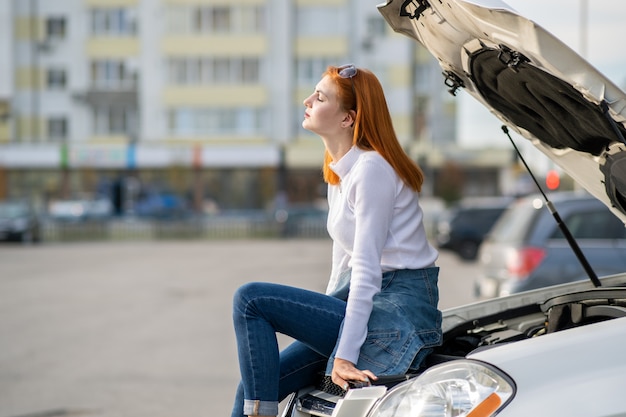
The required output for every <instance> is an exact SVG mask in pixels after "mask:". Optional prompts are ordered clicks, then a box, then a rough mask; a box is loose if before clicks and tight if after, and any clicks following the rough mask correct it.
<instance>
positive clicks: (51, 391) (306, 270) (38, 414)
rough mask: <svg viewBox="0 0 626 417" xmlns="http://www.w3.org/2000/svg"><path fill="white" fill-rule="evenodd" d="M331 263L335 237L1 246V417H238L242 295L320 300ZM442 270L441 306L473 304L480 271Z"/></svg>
mask: <svg viewBox="0 0 626 417" xmlns="http://www.w3.org/2000/svg"><path fill="white" fill-rule="evenodd" d="M329 256H330V242H329V241H328V240H327V239H303V240H278V239H274V240H243V239H242V240H237V239H235V240H220V241H191V242H190V241H159V242H137V243H134V242H121V243H110V242H100V243H65V244H43V245H39V246H21V245H0V341H1V346H2V347H1V349H0V417H18V416H19V417H26V416H28V417H44V416H45V417H53V416H99V417H114V416H131V417H148V416H149V417H174V416H176V417H200V416H208V415H212V416H226V415H229V414H230V409H231V400H232V396H233V391H234V388H235V385H236V383H237V380H238V369H237V360H236V353H235V348H234V336H233V333H232V330H231V318H230V304H231V296H232V293H233V291H234V289H235V288H236V287H237V286H239V285H240V284H242V283H244V282H247V281H251V280H264V281H274V282H280V283H288V284H291V285H295V286H301V287H306V288H309V289H314V290H319V291H323V289H324V287H325V282H326V279H327V276H328V273H329ZM439 266H440V267H441V275H440V289H441V308H447V307H453V306H457V305H461V304H465V303H467V302H470V301H473V299H472V293H473V292H472V285H473V281H474V276H475V274H476V266H475V265H474V264H473V263H463V262H461V261H460V260H458V258H456V256H454V255H451V254H448V253H446V252H443V253H442V254H441V257H440V260H439ZM286 342H287V340H286V339H281V343H286Z"/></svg>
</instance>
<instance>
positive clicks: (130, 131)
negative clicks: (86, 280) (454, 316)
mask: <svg viewBox="0 0 626 417" xmlns="http://www.w3.org/2000/svg"><path fill="white" fill-rule="evenodd" d="M1 3H2V4H0V23H2V25H0V31H2V32H1V33H0V35H1V36H0V58H1V59H2V62H7V63H8V64H7V67H8V68H11V69H12V70H10V71H0V167H1V168H2V169H3V170H4V172H5V174H4V176H0V181H3V178H4V182H5V185H6V184H7V183H8V184H9V185H6V186H5V189H8V191H7V192H6V193H5V194H11V193H13V194H15V193H35V194H36V193H40V192H41V191H42V190H41V188H42V187H43V186H42V185H41V184H45V187H43V188H46V189H55V187H56V188H57V189H59V190H61V189H69V190H70V192H71V193H83V192H93V190H91V189H83V188H84V187H92V184H91V183H90V181H83V180H81V178H82V177H83V176H84V175H83V174H81V172H85V170H88V171H89V172H92V171H93V172H95V174H93V173H92V174H90V178H92V177H93V176H94V175H95V176H97V175H98V172H101V173H102V176H103V177H107V176H111V175H113V176H114V175H117V173H121V172H123V171H125V170H128V169H131V170H134V171H135V172H137V173H138V174H139V175H141V174H142V172H144V171H145V172H146V175H148V174H147V172H148V171H149V172H154V170H163V171H164V172H166V171H167V170H169V169H171V167H181V166H182V167H186V168H187V169H192V168H194V167H201V169H202V170H204V171H206V172H220V171H229V172H232V171H233V170H237V169H243V170H250V169H252V170H258V172H261V171H263V172H266V171H267V170H268V169H269V170H278V168H279V167H280V166H281V164H285V165H286V167H287V170H288V171H289V172H291V175H293V176H294V181H295V182H296V183H298V180H297V178H295V177H297V176H302V177H303V178H306V180H303V181H300V183H302V184H310V182H311V178H318V176H319V169H320V166H321V162H322V155H323V145H322V143H321V141H320V140H319V138H317V137H316V136H315V135H312V134H310V133H309V132H306V131H304V130H303V129H302V127H301V125H300V124H301V121H302V115H303V112H304V106H303V104H302V100H303V99H304V98H305V97H307V96H308V95H309V94H310V91H311V90H312V89H313V87H314V85H315V84H316V82H317V81H318V79H319V76H320V74H321V73H322V72H323V71H324V70H325V68H326V66H327V65H329V64H335V65H337V64H343V63H348V62H354V63H356V64H357V65H358V66H363V67H367V68H370V69H372V70H373V71H374V72H375V73H376V74H377V75H378V76H379V78H380V79H381V82H382V84H383V87H384V88H385V92H386V94H387V98H388V104H389V107H390V110H391V112H392V117H393V120H394V124H395V127H396V130H397V133H398V136H399V138H400V140H401V142H402V143H403V145H404V146H405V147H406V149H407V150H409V151H410V152H411V153H412V156H414V157H415V158H416V159H418V158H419V157H420V155H419V153H420V152H422V151H423V150H422V148H419V147H415V146H414V144H415V143H418V142H420V141H427V142H429V143H445V142H449V141H454V135H455V132H454V131H453V128H451V127H450V126H453V125H454V123H451V120H450V119H451V118H453V117H454V111H455V109H454V107H453V106H450V105H449V103H448V102H447V101H446V100H444V99H443V98H441V97H440V95H441V91H442V88H439V87H436V86H437V85H442V81H441V80H440V79H439V80H437V82H434V80H435V74H438V75H439V74H440V71H439V70H438V69H437V68H438V66H437V64H436V63H434V62H433V61H432V60H428V59H426V58H425V57H424V56H423V55H421V54H419V52H418V50H417V49H416V46H415V44H414V43H413V42H411V41H410V40H408V39H406V38H404V37H402V36H400V35H397V34H395V33H393V32H392V31H391V29H390V28H389V27H388V26H387V25H386V24H385V22H384V20H383V19H382V17H381V16H380V15H379V13H378V11H377V10H376V7H375V6H376V3H372V4H370V5H369V7H365V5H364V4H363V2H362V1H357V0H322V1H317V2H310V1H308V0H297V1H292V0H271V1H270V0H241V1H238V2H232V1H230V0H142V1H139V0H64V1H62V2H61V1H46V0H29V1H23V0H11V1H8V2H1ZM229 16H230V17H229ZM9 39H11V40H10V41H9ZM416 51H417V52H416ZM424 74H427V76H428V77H429V78H428V81H425V82H424V81H423V80H422V77H423V76H425V75H424ZM417 79H419V81H420V82H416V80H417ZM420 100H421V101H420ZM417 101H419V103H421V104H420V105H419V106H417V105H416V104H415V103H416V102H417ZM7 108H8V109H9V111H8V112H7V111H6V109H7ZM3 109H4V110H3ZM3 112H4V113H5V114H8V116H6V117H5V118H4V119H3V117H2V113H3ZM32 145H37V146H32ZM283 150H284V152H283ZM64 155H66V156H64ZM283 155H284V157H283ZM63 169H69V172H70V175H69V177H68V178H69V179H68V181H70V184H59V183H58V182H59V181H62V180H61V179H59V178H63V177H64V176H63V175H58V176H49V175H48V174H47V173H48V172H50V171H55V170H59V172H61V170H63ZM26 171H32V172H33V173H35V174H33V175H35V176H36V173H37V172H46V174H45V175H48V178H47V179H42V180H41V181H33V180H29V181H28V183H29V184H31V186H30V187H32V190H31V189H28V187H27V188H26V189H23V188H22V189H20V190H16V189H15V187H13V186H12V185H10V184H14V183H18V182H21V181H13V182H12V180H7V178H14V179H15V178H18V177H20V178H21V177H25V176H27V177H28V178H31V177H32V176H31V175H30V174H28V175H26V174H24V172H26ZM42 175H44V174H42ZM152 176H153V175H152V174H151V175H150V177H152ZM164 177H167V175H165V176H164ZM216 177H219V175H217V176H216ZM51 183H53V184H51ZM250 184H252V183H251V182H250ZM68 186H69V187H68ZM250 186H251V187H255V186H256V185H253V184H252V185H250ZM313 188H315V189H316V190H317V188H320V187H319V186H317V187H313ZM0 189H1V188H0ZM315 192H318V191H315ZM265 194H266V193H264V194H263V195H264V196H263V198H267V197H266V195H265ZM270 194H271V193H270ZM310 194H311V193H307V192H304V191H302V190H299V191H298V195H310ZM318 194H319V193H318ZM0 197H1V196H0Z"/></svg>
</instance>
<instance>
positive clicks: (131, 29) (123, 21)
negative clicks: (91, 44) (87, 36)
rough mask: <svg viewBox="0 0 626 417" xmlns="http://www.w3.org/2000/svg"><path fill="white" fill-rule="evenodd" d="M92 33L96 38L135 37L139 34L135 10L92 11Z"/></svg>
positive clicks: (107, 9) (106, 9) (98, 9)
mask: <svg viewBox="0 0 626 417" xmlns="http://www.w3.org/2000/svg"><path fill="white" fill-rule="evenodd" d="M90 15H91V33H92V34H93V35H94V36H133V35H136V34H137V16H136V11H135V10H134V9H125V8H94V9H91V11H90Z"/></svg>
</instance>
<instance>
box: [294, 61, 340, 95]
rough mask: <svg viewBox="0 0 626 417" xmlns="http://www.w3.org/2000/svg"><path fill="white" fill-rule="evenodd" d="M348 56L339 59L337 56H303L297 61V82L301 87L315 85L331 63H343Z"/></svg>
mask: <svg viewBox="0 0 626 417" xmlns="http://www.w3.org/2000/svg"><path fill="white" fill-rule="evenodd" d="M345 62H347V58H345V59H341V60H339V61H338V58H337V57H332V58H330V57H326V58H310V59H309V58H303V59H298V61H297V62H296V83H297V85H298V86H300V87H311V88H313V86H315V84H317V82H318V81H319V80H320V77H321V76H322V74H323V73H324V71H326V68H328V66H329V65H342V64H344V63H345Z"/></svg>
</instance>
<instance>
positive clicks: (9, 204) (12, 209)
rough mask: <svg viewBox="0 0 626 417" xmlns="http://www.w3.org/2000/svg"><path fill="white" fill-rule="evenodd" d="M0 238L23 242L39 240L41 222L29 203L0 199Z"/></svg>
mask: <svg viewBox="0 0 626 417" xmlns="http://www.w3.org/2000/svg"><path fill="white" fill-rule="evenodd" d="M0 240H1V241H18V242H25V243H28V242H39V241H40V240H41V222H40V219H39V216H38V215H37V213H36V212H35V210H34V209H33V207H32V206H31V205H30V204H29V203H27V202H25V201H20V200H6V201H0Z"/></svg>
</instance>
